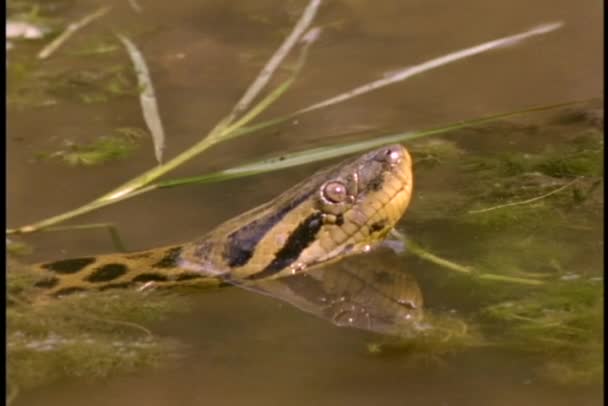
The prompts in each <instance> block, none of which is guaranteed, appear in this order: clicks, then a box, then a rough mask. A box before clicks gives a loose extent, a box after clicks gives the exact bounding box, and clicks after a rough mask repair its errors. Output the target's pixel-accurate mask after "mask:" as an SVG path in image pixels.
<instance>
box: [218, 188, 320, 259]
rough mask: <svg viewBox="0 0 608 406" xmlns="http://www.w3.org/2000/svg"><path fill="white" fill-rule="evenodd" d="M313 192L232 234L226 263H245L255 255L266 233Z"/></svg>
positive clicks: (226, 252) (225, 253) (229, 239)
mask: <svg viewBox="0 0 608 406" xmlns="http://www.w3.org/2000/svg"><path fill="white" fill-rule="evenodd" d="M312 193H313V192H311V191H305V192H304V193H302V194H301V195H300V196H298V197H297V198H295V199H293V200H292V201H290V202H289V203H288V204H286V205H284V206H283V207H281V208H280V209H278V210H276V211H274V212H272V213H271V214H269V215H267V216H265V217H262V218H259V219H257V220H254V221H252V222H251V223H249V224H247V225H246V226H243V227H241V228H240V229H238V230H237V231H235V232H233V233H232V234H230V235H229V236H228V241H227V242H226V246H225V248H224V254H223V255H224V259H226V263H227V264H228V265H230V266H231V267H238V266H243V265H245V264H246V263H247V262H248V261H249V260H250V259H251V257H252V256H253V252H254V251H255V247H256V246H257V245H258V243H259V242H260V240H261V239H262V238H264V236H265V235H266V233H267V232H268V231H269V230H270V229H271V228H272V227H274V226H275V225H276V224H277V223H278V222H280V221H281V220H282V219H283V217H285V216H286V215H287V214H288V213H289V212H290V211H292V210H293V209H294V208H296V207H298V206H299V205H300V204H302V202H304V201H305V200H306V199H307V198H308V197H309V196H310V195H311V194H312Z"/></svg>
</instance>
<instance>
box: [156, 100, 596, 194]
mask: <svg viewBox="0 0 608 406" xmlns="http://www.w3.org/2000/svg"><path fill="white" fill-rule="evenodd" d="M587 102H589V100H582V101H573V102H567V103H558V104H552V105H546V106H539V107H532V108H529V109H525V110H519V111H515V112H509V113H501V114H495V115H491V116H487V117H482V118H478V119H472V120H465V121H459V122H456V123H452V124H449V125H447V126H442V127H437V128H432V129H429V130H423V131H411V132H410V131H408V132H404V133H397V134H390V135H385V136H381V137H375V138H373V139H369V140H363V141H356V142H349V143H345V144H336V145H330V146H324V147H318V148H312V149H307V150H304V151H299V152H294V153H290V154H282V155H279V156H275V157H272V158H268V159H263V160H259V161H254V162H251V163H249V164H245V165H239V166H235V167H233V168H229V169H225V170H221V171H218V172H213V173H210V174H206V175H201V176H194V177H188V178H180V179H172V180H166V181H162V182H158V183H155V184H154V185H153V189H158V188H168V187H175V186H181V185H185V184H194V183H210V182H220V181H224V180H228V179H236V178H241V177H246V176H252V175H256V174H260V173H266V172H272V171H277V170H281V169H286V168H291V167H294V166H299V165H305V164H309V163H313V162H319V161H323V160H327V159H332V158H338V157H341V156H345V155H350V154H355V153H358V152H362V151H366V150H370V149H373V148H378V147H380V146H383V145H388V144H393V143H402V142H407V141H412V140H415V139H418V138H423V137H428V136H431V135H439V134H444V133H448V132H450V131H454V130H458V129H462V128H466V127H472V126H478V125H482V124H487V123H490V122H493V121H497V120H502V119H506V118H510V117H515V116H519V115H524V114H528V113H533V112H541V111H547V110H551V109H557V108H563V107H567V106H572V105H575V104H580V103H587Z"/></svg>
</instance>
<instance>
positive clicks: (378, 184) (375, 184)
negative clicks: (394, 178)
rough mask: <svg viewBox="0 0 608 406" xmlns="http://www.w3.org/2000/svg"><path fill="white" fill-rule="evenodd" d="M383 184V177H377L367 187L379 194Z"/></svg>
mask: <svg viewBox="0 0 608 406" xmlns="http://www.w3.org/2000/svg"><path fill="white" fill-rule="evenodd" d="M383 183H384V179H383V177H382V176H377V177H376V178H374V179H373V180H372V181H371V182H369V185H367V187H368V188H369V189H371V190H373V191H375V192H377V191H378V190H380V189H382V184H383Z"/></svg>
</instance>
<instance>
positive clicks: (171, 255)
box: [152, 247, 182, 268]
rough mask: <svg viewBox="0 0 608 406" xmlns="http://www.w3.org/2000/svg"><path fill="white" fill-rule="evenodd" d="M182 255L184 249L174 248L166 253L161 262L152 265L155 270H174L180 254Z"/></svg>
mask: <svg viewBox="0 0 608 406" xmlns="http://www.w3.org/2000/svg"><path fill="white" fill-rule="evenodd" d="M181 253H182V247H173V248H170V249H168V250H167V251H166V252H165V256H164V257H162V258H161V260H160V261H158V262H157V263H155V264H154V265H152V267H153V268H173V267H175V262H176V261H177V258H178V257H179V254H181Z"/></svg>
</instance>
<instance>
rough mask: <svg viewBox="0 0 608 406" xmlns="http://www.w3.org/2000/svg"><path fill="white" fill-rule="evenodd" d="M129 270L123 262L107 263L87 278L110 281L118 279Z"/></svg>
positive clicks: (97, 281)
mask: <svg viewBox="0 0 608 406" xmlns="http://www.w3.org/2000/svg"><path fill="white" fill-rule="evenodd" d="M126 272H127V266H126V265H123V264H107V265H103V266H100V267H99V268H97V269H96V270H95V271H94V272H93V273H92V274H91V275H89V276H88V277H87V278H86V280H87V281H89V282H93V283H99V282H108V281H111V280H113V279H116V278H118V277H120V276H122V275H124V274H125V273H126Z"/></svg>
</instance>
